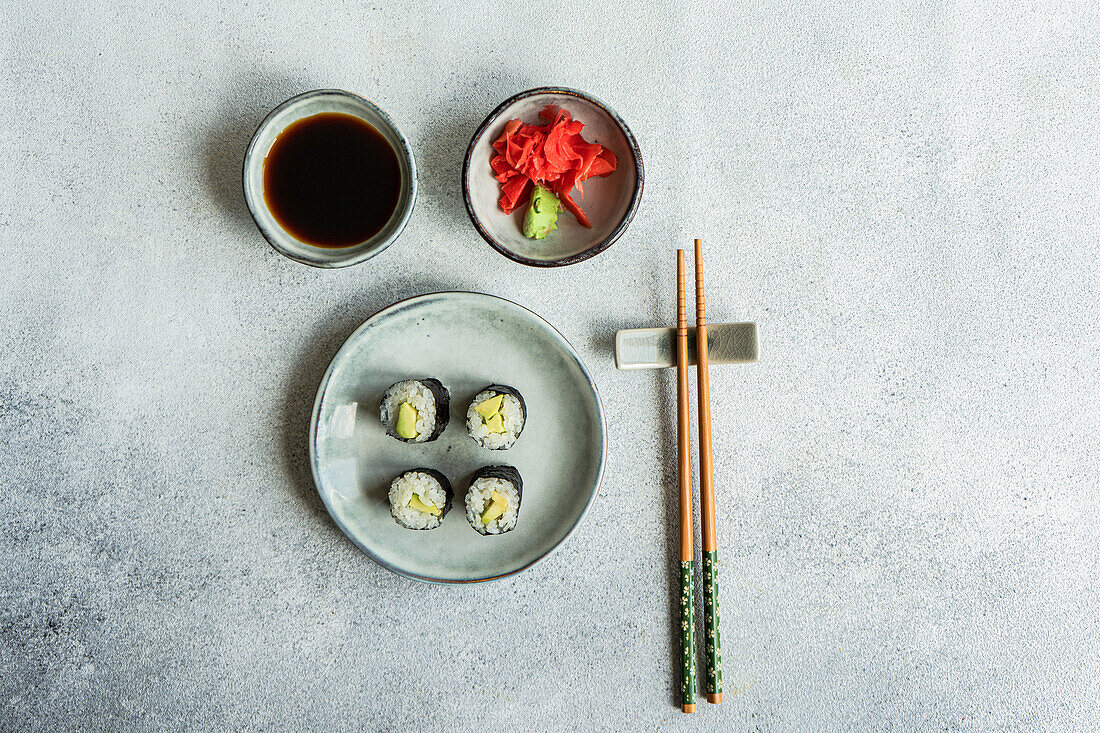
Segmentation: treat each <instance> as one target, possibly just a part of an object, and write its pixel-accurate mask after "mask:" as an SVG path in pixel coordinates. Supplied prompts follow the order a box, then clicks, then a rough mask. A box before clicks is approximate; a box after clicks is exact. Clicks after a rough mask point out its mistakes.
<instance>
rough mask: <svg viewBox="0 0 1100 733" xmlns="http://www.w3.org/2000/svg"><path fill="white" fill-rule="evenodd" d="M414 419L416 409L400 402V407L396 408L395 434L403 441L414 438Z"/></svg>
mask: <svg viewBox="0 0 1100 733" xmlns="http://www.w3.org/2000/svg"><path fill="white" fill-rule="evenodd" d="M416 417H417V412H416V408H415V407H413V406H412V405H410V404H409V403H408V402H402V403H401V407H399V408H397V434H398V435H399V436H400V437H402V438H404V439H405V440H411V439H412V438H415V437H416V435H417V432H416Z"/></svg>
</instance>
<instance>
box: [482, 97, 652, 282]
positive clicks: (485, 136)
mask: <svg viewBox="0 0 1100 733" xmlns="http://www.w3.org/2000/svg"><path fill="white" fill-rule="evenodd" d="M548 104H554V105H557V106H559V107H561V108H563V109H566V110H569V113H570V114H572V115H573V117H574V118H576V119H577V120H579V121H581V122H583V123H584V130H583V131H582V133H581V134H582V135H583V136H584V139H585V140H587V141H588V142H596V143H600V144H601V145H603V146H604V147H606V148H608V149H609V150H611V152H613V153H614V154H615V155H616V157H617V158H618V166H617V167H616V169H615V172H614V173H612V174H611V175H610V176H607V177H606V178H589V179H588V180H587V181H585V182H584V195H583V196H581V195H580V194H579V193H578V192H577V191H576V190H574V192H573V198H574V199H575V200H576V201H577V203H578V204H580V206H581V208H582V209H584V212H585V213H586V214H587V215H588V218H589V219H590V220H591V222H592V228H591V229H587V228H585V227H583V226H581V225H580V224H578V223H577V220H576V219H575V218H574V217H573V215H572V214H570V213H568V212H562V214H561V215H559V216H558V228H557V230H556V231H554V232H551V233H550V236H548V237H547V238H546V239H542V240H536V239H528V238H527V237H525V236H523V231H522V227H523V216H524V213H525V212H526V210H527V207H526V206H521V207H519V208H518V209H516V210H515V211H513V212H512V213H511V214H505V213H504V212H503V211H502V210H501V208H500V206H499V205H498V204H497V201H498V200H499V199H500V183H499V182H498V181H497V180H496V179H495V178H494V177H493V172H492V169H491V168H490V167H489V160H490V159H491V158H492V156H493V155H494V151H493V141H494V140H496V139H497V138H498V137H500V134H501V133H502V132H503V131H504V126H505V125H506V124H507V123H508V121H509V120H512V119H517V118H518V119H521V120H523V121H524V122H530V123H538V122H541V120H540V119H539V111H540V110H542V108H543V107H545V106H546V105H548ZM644 185H645V172H644V170H643V168H642V153H641V151H640V150H639V149H638V142H637V141H636V140H635V139H634V135H633V133H631V132H630V128H628V127H627V126H626V123H625V122H623V120H622V118H621V117H619V115H617V114H615V112H614V110H612V109H611V108H610V107H608V106H607V105H606V104H604V103H603V102H601V101H600V100H598V99H596V98H595V97H592V96H589V95H587V94H584V93H583V92H579V91H577V90H576V89H567V88H565V87H540V88H538V89H528V90H527V91H525V92H520V93H519V94H517V95H515V96H514V97H511V98H510V99H507V100H505V101H504V103H503V104H501V105H500V106H499V107H497V108H496V109H495V110H493V111H492V113H491V114H490V115H489V116H488V117H486V118H485V121H484V122H482V123H481V126H480V127H478V129H477V131H476V132H475V133H474V136H473V139H472V140H471V141H470V147H469V149H468V150H467V151H466V160H465V163H464V164H463V168H462V195H463V198H464V199H465V202H466V212H467V213H468V214H469V215H470V221H472V222H473V224H474V227H475V228H476V229H477V231H478V233H479V234H480V235H481V236H482V238H483V239H484V240H485V241H486V242H488V243H489V244H490V245H492V247H493V249H495V250H497V251H498V252H500V253H501V254H503V255H504V256H505V257H509V258H511V259H513V260H515V261H516V262H519V263H522V264H524V265H532V266H534V267H557V266H561V265H572V264H574V263H577V262H582V261H584V260H587V259H588V258H589V257H594V256H595V255H598V254H599V253H600V252H603V251H604V250H605V249H607V248H608V247H610V246H611V245H612V244H614V242H615V240H617V239H618V238H619V237H621V236H622V234H623V232H625V231H626V228H627V227H628V226H629V225H630V222H631V220H633V218H634V213H635V212H636V211H637V210H638V204H639V203H640V202H641V199H642V189H643V187H644Z"/></svg>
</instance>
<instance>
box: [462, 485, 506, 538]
mask: <svg viewBox="0 0 1100 733" xmlns="http://www.w3.org/2000/svg"><path fill="white" fill-rule="evenodd" d="M494 491H495V492H497V493H498V494H503V495H504V498H506V499H507V500H508V507H507V508H506V509H505V510H504V513H503V514H501V515H500V516H499V517H497V518H496V519H494V520H493V521H491V522H489V523H488V524H483V523H482V521H481V515H482V513H484V511H485V508H486V507H487V506H489V504H490V503H492V501H493V492H494ZM517 519H519V492H518V491H516V487H515V486H513V485H512V482H511V481H505V480H503V479H499V478H479V479H478V480H477V481H474V482H473V483H472V484H470V490H469V491H468V492H466V521H467V522H469V523H470V526H471V527H473V528H474V529H476V530H477V531H478V532H480V533H481V534H500V533H501V532H507V531H509V530H511V529H513V528H515V526H516V520H517Z"/></svg>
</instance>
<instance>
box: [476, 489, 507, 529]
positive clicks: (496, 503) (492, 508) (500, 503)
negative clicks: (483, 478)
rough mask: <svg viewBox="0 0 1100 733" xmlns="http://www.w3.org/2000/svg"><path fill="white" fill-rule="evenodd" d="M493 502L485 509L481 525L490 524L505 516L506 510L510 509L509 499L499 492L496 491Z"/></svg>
mask: <svg viewBox="0 0 1100 733" xmlns="http://www.w3.org/2000/svg"><path fill="white" fill-rule="evenodd" d="M492 496H493V500H492V501H491V502H489V506H487V507H485V511H483V512H482V513H481V523H482V524H488V523H489V522H491V521H493V520H494V519H496V518H497V517H499V516H500V515H501V514H504V510H505V509H507V508H508V498H507V497H505V496H504V494H502V493H500V492H499V491H494V492H493V494H492Z"/></svg>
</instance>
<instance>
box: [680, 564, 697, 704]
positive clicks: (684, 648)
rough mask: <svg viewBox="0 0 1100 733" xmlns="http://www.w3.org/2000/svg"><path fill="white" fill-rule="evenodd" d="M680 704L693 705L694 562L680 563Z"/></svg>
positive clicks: (695, 683)
mask: <svg viewBox="0 0 1100 733" xmlns="http://www.w3.org/2000/svg"><path fill="white" fill-rule="evenodd" d="M680 651H681V652H682V653H683V656H682V658H681V667H682V674H681V675H680V704H681V705H682V706H687V705H694V704H695V691H696V689H698V687H699V683H698V682H697V681H696V679H695V562H694V561H693V560H681V561H680Z"/></svg>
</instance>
